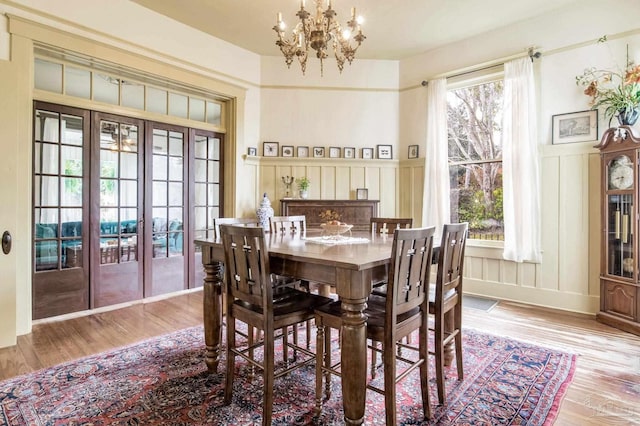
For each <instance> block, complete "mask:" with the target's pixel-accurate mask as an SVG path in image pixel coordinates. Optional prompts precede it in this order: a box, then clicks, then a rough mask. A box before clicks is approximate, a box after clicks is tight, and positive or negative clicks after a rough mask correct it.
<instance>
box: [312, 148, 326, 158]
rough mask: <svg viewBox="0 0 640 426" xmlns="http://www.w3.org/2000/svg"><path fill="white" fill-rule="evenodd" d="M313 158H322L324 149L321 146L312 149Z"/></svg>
mask: <svg viewBox="0 0 640 426" xmlns="http://www.w3.org/2000/svg"><path fill="white" fill-rule="evenodd" d="M313 156H314V157H316V158H319V157H324V147H323V146H314V147H313Z"/></svg>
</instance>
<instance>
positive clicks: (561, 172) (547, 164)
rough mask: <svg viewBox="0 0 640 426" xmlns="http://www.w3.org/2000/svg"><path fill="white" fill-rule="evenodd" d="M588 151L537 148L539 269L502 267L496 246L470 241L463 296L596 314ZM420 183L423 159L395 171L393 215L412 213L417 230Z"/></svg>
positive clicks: (594, 155) (594, 196)
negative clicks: (398, 191) (539, 159)
mask: <svg viewBox="0 0 640 426" xmlns="http://www.w3.org/2000/svg"><path fill="white" fill-rule="evenodd" d="M595 144H596V142H595V141H594V142H587V143H579V144H568V145H545V146H542V147H541V154H542V174H541V178H542V247H543V255H542V258H543V259H542V263H540V264H534V263H527V262H524V263H515V262H510V261H505V260H503V259H502V244H501V243H498V242H488V243H476V242H474V241H472V242H470V243H469V244H468V245H467V251H466V256H465V257H466V259H465V273H464V275H465V283H464V286H465V291H466V292H468V293H471V294H478V295H484V296H490V297H495V298H499V299H505V300H512V301H519V302H523V303H529V304H534V305H540V306H547V307H550V308H557V309H564V310H569V311H575V312H585V313H595V312H597V310H598V306H599V300H600V290H599V288H600V287H599V270H600V269H599V268H600V263H599V262H600V158H599V152H598V150H596V149H594V148H593V146H594V145H595ZM423 178H424V159H418V160H409V161H403V162H402V163H401V164H400V187H401V188H403V191H401V194H400V197H399V201H400V205H399V211H400V213H401V214H406V213H407V212H411V213H412V215H413V217H414V218H415V219H416V223H418V224H419V223H421V213H420V212H421V204H422V188H423V184H422V181H423ZM405 189H406V191H405ZM407 194H410V195H411V196H410V199H407V198H406V195H407Z"/></svg>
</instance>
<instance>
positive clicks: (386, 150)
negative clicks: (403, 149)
mask: <svg viewBox="0 0 640 426" xmlns="http://www.w3.org/2000/svg"><path fill="white" fill-rule="evenodd" d="M377 148H378V158H379V159H381V160H390V159H392V158H393V153H392V151H391V145H378V146H377Z"/></svg>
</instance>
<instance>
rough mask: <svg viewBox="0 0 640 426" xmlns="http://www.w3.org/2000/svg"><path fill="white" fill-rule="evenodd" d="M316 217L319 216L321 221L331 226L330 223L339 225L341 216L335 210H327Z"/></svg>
mask: <svg viewBox="0 0 640 426" xmlns="http://www.w3.org/2000/svg"><path fill="white" fill-rule="evenodd" d="M318 216H320V219H322V220H323V221H325V222H327V223H329V224H331V223H332V222H338V223H340V218H341V216H340V214H339V213H338V212H337V211H335V210H329V209H327V210H325V211H322V212H320V214H319V215H318Z"/></svg>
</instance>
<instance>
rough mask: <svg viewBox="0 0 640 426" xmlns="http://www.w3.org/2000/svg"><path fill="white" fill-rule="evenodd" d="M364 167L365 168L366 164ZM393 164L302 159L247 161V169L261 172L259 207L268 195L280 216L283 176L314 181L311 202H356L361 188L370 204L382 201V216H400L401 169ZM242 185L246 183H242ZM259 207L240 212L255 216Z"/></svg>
mask: <svg viewBox="0 0 640 426" xmlns="http://www.w3.org/2000/svg"><path fill="white" fill-rule="evenodd" d="M363 163H364V164H363ZM397 164H398V163H397V162H396V161H393V160H375V159H374V160H362V159H343V158H340V159H336V158H331V159H329V158H298V157H293V158H291V157H286V158H283V157H247V158H246V159H245V165H251V166H254V167H256V168H257V169H258V172H257V174H258V176H259V182H258V183H257V184H256V188H255V199H256V205H258V204H259V203H260V200H261V199H262V194H263V193H264V192H267V195H268V196H269V198H270V199H271V205H272V207H273V209H274V211H275V213H276V214H280V211H279V210H280V203H279V200H280V199H281V198H283V197H284V196H285V194H286V187H285V185H284V183H283V182H282V177H283V176H294V177H295V178H299V177H302V176H307V177H308V178H309V179H310V180H311V186H310V188H309V198H310V199H322V200H338V199H340V200H342V199H345V200H355V198H356V189H357V188H367V189H368V195H369V199H370V200H380V212H379V214H381V215H390V216H395V215H396V209H397V207H396V205H397V199H398V167H397ZM241 185H242V183H241ZM291 195H292V196H293V197H297V196H298V189H297V185H296V184H295V183H294V184H293V185H291ZM254 210H255V207H252V208H251V209H247V210H246V211H242V212H238V214H239V215H244V216H250V215H252V214H255V211H254Z"/></svg>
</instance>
